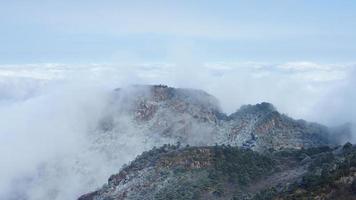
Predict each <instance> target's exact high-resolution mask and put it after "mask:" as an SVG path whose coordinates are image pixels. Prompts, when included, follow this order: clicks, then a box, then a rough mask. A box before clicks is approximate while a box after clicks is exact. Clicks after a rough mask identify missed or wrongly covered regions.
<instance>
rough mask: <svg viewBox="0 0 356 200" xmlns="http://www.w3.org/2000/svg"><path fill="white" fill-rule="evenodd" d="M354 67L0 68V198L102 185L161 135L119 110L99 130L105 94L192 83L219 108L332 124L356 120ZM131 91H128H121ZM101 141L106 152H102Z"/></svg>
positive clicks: (64, 194) (108, 107)
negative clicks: (263, 109) (267, 107)
mask: <svg viewBox="0 0 356 200" xmlns="http://www.w3.org/2000/svg"><path fill="white" fill-rule="evenodd" d="M354 66H355V65H353V64H349V63H343V64H319V63H311V62H291V63H261V62H241V63H197V62H188V63H139V64H137V63H136V64H135V63H119V64H88V65H65V64H34V65H6V66H5V65H3V66H0V158H1V163H0V165H1V166H0V169H1V170H0V177H1V178H0V199H59V200H61V199H64V200H65V199H75V198H76V197H78V196H79V195H81V194H84V193H87V192H89V191H91V190H94V189H96V188H97V187H100V186H101V185H102V184H104V183H105V182H106V180H107V179H108V177H109V176H110V175H111V174H113V173H116V172H118V170H119V169H120V167H121V166H122V165H123V164H125V163H128V162H129V161H130V160H132V159H133V158H134V157H135V156H136V155H137V154H139V153H141V152H142V151H144V150H148V149H150V148H151V147H153V146H155V145H160V144H163V143H166V142H170V141H165V140H163V139H161V140H160V138H158V139H157V138H149V137H147V135H145V134H144V132H141V131H140V129H137V128H136V127H135V126H134V125H133V124H131V122H130V120H129V119H127V118H126V117H125V116H124V115H120V116H119V117H118V118H115V119H114V123H115V125H116V127H117V129H114V130H112V131H110V132H109V133H107V134H102V133H101V132H100V131H99V130H98V125H99V124H100V121H101V120H102V119H103V118H105V117H106V116H107V115H108V114H109V113H110V112H115V110H118V109H120V107H122V106H127V105H126V104H124V103H122V102H121V101H117V102H115V104H113V102H112V91H113V90H114V89H115V88H118V87H127V86H129V85H132V84H167V85H169V86H173V87H185V88H196V89H202V90H205V91H207V92H208V93H210V94H212V95H214V96H215V97H217V99H218V100H219V101H220V104H221V107H222V109H223V111H224V112H226V113H232V112H234V111H235V110H237V109H238V108H239V107H240V106H241V105H243V104H255V103H258V102H262V101H267V102H271V103H273V104H274V105H275V106H276V107H277V109H278V110H279V111H280V112H282V113H286V114H287V115H289V116H291V117H293V118H303V119H306V120H309V121H316V122H320V123H324V124H326V125H330V126H336V125H340V124H343V123H346V122H352V123H355V122H356V116H355V113H356V105H355V102H356V90H355V89H354V88H355V86H356V80H355V78H356V71H355V67H354ZM127 95H128V96H130V95H131V94H130V93H129V92H128V94H127ZM103 146H105V148H104V149H105V151H103Z"/></svg>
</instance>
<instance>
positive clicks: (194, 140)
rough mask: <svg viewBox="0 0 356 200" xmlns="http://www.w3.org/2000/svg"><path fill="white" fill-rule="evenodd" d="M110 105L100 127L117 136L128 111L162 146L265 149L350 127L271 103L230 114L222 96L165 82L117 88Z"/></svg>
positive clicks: (316, 142) (318, 139)
mask: <svg viewBox="0 0 356 200" xmlns="http://www.w3.org/2000/svg"><path fill="white" fill-rule="evenodd" d="M111 107H112V109H111V111H112V112H111V113H110V114H109V115H107V116H106V117H105V118H104V119H103V120H102V123H101V126H100V128H101V129H102V130H104V132H107V133H110V132H111V134H113V135H115V134H117V132H119V131H123V127H124V126H123V125H122V124H120V121H122V119H121V118H122V116H125V117H126V118H128V120H129V121H130V123H132V124H133V126H135V127H136V128H138V129H139V130H140V131H141V132H142V133H143V135H145V136H149V137H150V138H156V139H157V140H156V142H157V144H160V145H163V144H165V143H173V144H174V143H176V142H180V143H182V144H190V145H195V146H196V145H198V146H199V145H203V146H204V145H214V144H230V145H233V146H244V147H246V148H251V149H254V150H258V151H264V150H266V149H269V148H273V149H279V148H302V147H304V148H308V147H314V146H320V145H326V144H330V143H335V140H334V139H333V137H334V136H333V135H334V133H336V132H337V133H338V134H339V135H346V136H347V134H349V129H329V128H327V127H325V126H323V125H319V124H316V123H309V122H306V121H303V120H294V119H292V118H290V117H288V116H286V115H283V114H280V113H279V112H278V111H277V110H276V109H275V108H274V106H273V105H272V104H269V103H261V104H257V105H246V106H242V107H241V108H240V109H239V110H237V111H236V112H235V113H233V114H231V115H226V114H225V113H223V112H222V111H221V110H220V108H219V105H218V101H217V100H216V99H215V98H214V97H213V96H211V95H209V94H207V93H205V92H203V91H200V90H192V89H176V88H171V87H167V86H162V85H157V86H133V87H130V88H125V89H117V90H116V92H115V94H114V97H113V101H112V104H111ZM346 136H345V137H346ZM338 137H340V136H338ZM340 138H341V137H340Z"/></svg>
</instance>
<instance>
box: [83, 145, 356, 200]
mask: <svg viewBox="0 0 356 200" xmlns="http://www.w3.org/2000/svg"><path fill="white" fill-rule="evenodd" d="M355 177H356V148H355V147H353V146H352V145H351V144H346V145H344V146H341V147H335V148H330V147H318V148H310V149H301V150H295V149H285V150H279V151H269V152H265V153H264V154H261V153H258V152H254V151H251V150H247V149H241V148H238V147H231V146H213V147H184V148H183V147H180V146H175V145H165V146H163V147H161V148H158V149H153V150H151V151H149V152H144V153H143V154H142V155H141V156H139V157H137V158H136V159H135V160H134V161H133V162H131V164H130V165H128V166H125V167H123V168H122V169H121V171H120V172H119V173H118V174H115V175H112V176H111V177H110V178H109V181H108V184H105V185H104V186H103V187H102V188H101V189H99V190H97V191H95V192H92V193H89V194H86V195H83V196H82V197H80V198H79V200H99V199H100V200H104V199H106V200H118V199H147V200H148V199H355V198H356V178H355Z"/></svg>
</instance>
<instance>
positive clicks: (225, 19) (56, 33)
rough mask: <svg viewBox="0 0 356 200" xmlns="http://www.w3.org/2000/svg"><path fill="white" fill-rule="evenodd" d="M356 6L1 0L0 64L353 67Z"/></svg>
mask: <svg viewBox="0 0 356 200" xmlns="http://www.w3.org/2000/svg"><path fill="white" fill-rule="evenodd" d="M355 11H356V1H348V0H344V1H336V0H335V1H328V0H313V1H291V0H280V1H277V0H275V1H273V0H272V1H253V0H249V1H226V0H225V1H224V0H222V1H209V0H205V1H203V0H196V1H184V0H182V1H135V0H133V1H118V0H116V1H111V0H103V1H90V0H87V1H83V0H78V1H70V0H62V1H50V0H48V1H39V0H38V1H36V0H28V1H19V0H13V1H4V0H2V1H0V44H1V45H0V64H17V63H51V62H55V63H103V62H104V63H112V62H128V61H130V62H132V61H135V62H145V61H154V62H157V61H159V62H174V61H176V60H182V59H188V60H189V59H190V60H196V61H204V62H217V61H224V62H231V61H264V62H288V61H313V62H323V63H324V62H325V63H328V62H331V63H333V62H334V63H335V62H354V61H355V58H354V55H356V12H355Z"/></svg>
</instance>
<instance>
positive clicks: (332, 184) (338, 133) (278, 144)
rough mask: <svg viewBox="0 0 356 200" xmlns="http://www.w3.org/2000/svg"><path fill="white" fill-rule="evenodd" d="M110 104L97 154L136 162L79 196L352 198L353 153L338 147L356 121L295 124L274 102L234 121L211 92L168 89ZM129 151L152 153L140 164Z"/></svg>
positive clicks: (132, 92) (122, 95)
mask: <svg viewBox="0 0 356 200" xmlns="http://www.w3.org/2000/svg"><path fill="white" fill-rule="evenodd" d="M108 108H109V109H108V112H107V113H106V115H105V116H104V117H103V118H102V120H100V123H99V125H98V130H97V131H96V133H95V134H93V141H94V142H93V144H94V149H99V151H100V152H104V153H105V155H106V157H107V159H110V160H125V161H127V162H126V163H129V165H124V167H123V168H121V170H119V168H120V166H121V165H117V171H116V172H118V173H117V174H114V175H112V176H111V177H110V178H109V181H108V184H105V185H104V186H103V187H102V188H100V189H98V190H96V191H95V192H92V193H89V194H86V195H83V196H81V197H80V200H91V199H110V200H111V199H112V200H114V199H268V198H270V199H291V198H292V199H293V198H294V199H295V198H297V199H298V198H299V197H308V196H313V195H314V196H315V197H320V198H321V199H333V198H331V197H335V195H336V194H339V193H340V192H341V193H342V192H343V191H344V190H345V191H347V192H345V191H344V192H343V193H344V195H345V196H348V195H349V196H350V195H351V196H352V195H353V191H354V187H355V186H354V185H356V183H354V181H353V176H354V175H353V172H354V171H355V170H354V168H353V167H354V164H353V162H354V155H355V149H354V148H353V147H352V145H351V146H350V145H346V146H344V147H340V146H338V145H339V144H341V143H342V142H344V141H346V140H347V139H349V138H350V135H351V131H350V125H349V124H346V125H343V126H340V127H336V128H329V127H326V126H324V125H320V124H317V123H311V122H306V121H304V120H295V119H292V118H290V117H288V116H286V115H284V114H281V113H279V112H278V111H277V109H276V108H275V107H274V106H273V105H272V104H270V103H266V102H263V103H260V104H256V105H245V106H242V107H241V108H240V109H238V110H237V111H236V112H234V113H232V114H230V115H227V114H225V113H224V112H223V111H222V110H221V109H220V107H219V104H218V101H217V100H216V98H215V97H213V96H211V95H209V94H208V93H206V92H204V91H201V90H193V89H181V88H172V87H168V86H164V85H135V86H131V87H128V88H120V89H116V90H115V92H114V93H113V95H112V98H111V102H110V104H109V106H108ZM133 134H134V135H133ZM131 138H132V139H131ZM174 144H177V145H174ZM156 146H161V147H160V148H156ZM152 148H153V149H152ZM150 149H151V150H150ZM345 149H346V150H345ZM347 149H348V150H347ZM122 151H123V152H126V153H127V154H128V155H130V156H128V158H132V157H133V156H134V155H138V154H140V152H144V153H143V154H142V155H141V156H139V157H137V158H136V159H135V160H133V161H132V159H131V160H127V158H126V156H125V157H123V156H122V155H121V154H118V152H122ZM120 155H121V156H120ZM129 161H130V162H129ZM350 163H352V165H351V164H350ZM111 164H112V165H115V162H113V163H111ZM355 167H356V166H355ZM325 177H327V180H324V178H325ZM329 197H330V198H329ZM345 198H346V197H345Z"/></svg>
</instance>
